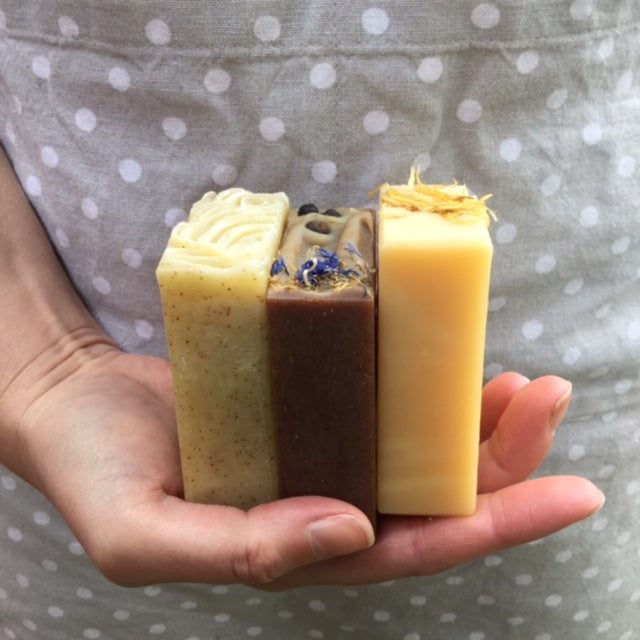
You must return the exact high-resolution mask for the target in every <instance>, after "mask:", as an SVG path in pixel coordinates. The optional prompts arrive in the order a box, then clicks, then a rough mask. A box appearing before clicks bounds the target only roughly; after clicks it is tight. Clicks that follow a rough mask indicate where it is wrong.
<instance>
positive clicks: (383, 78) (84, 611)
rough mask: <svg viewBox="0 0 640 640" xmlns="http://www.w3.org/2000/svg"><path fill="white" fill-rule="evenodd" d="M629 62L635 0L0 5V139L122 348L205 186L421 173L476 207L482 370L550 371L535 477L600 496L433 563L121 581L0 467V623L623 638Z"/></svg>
mask: <svg viewBox="0 0 640 640" xmlns="http://www.w3.org/2000/svg"><path fill="white" fill-rule="evenodd" d="M639 52H640V4H639V3H638V2H636V1H635V0H619V1H613V0H593V1H591V0H575V1H563V0H518V1H516V0H494V1H492V2H476V1H466V0H461V1H459V2H451V1H450V0H448V1H446V2H445V1H440V0H430V1H429V2H424V1H422V0H415V1H397V2H389V1H388V0H379V1H378V2H373V1H364V0H353V1H350V2H348V3H346V2H345V3H337V2H306V1H300V2H284V1H280V0H247V1H246V2H203V1H198V0H194V1H191V2H177V1H158V2H143V1H137V2H125V1H112V0H105V1H103V2H80V1H73V0H59V1H56V2H46V3H42V2H38V1H35V0H0V143H1V144H2V146H3V147H4V149H5V150H6V152H7V153H8V155H9V157H10V158H11V160H12V162H13V164H14V167H15V169H16V171H17V173H18V175H19V178H20V180H21V182H22V184H23V186H24V189H25V191H26V193H27V195H28V196H29V198H30V200H31V202H32V203H33V206H34V207H35V209H36V210H37V212H38V214H39V215H40V217H41V219H42V221H43V224H44V225H45V227H46V229H47V231H48V233H49V235H50V237H51V240H52V242H53V244H54V245H55V247H56V249H57V251H58V252H59V255H60V258H61V260H62V261H63V263H64V265H65V267H66V269H67V270H68V272H69V275H70V277H71V278H72V280H73V282H74V283H75V285H76V287H77V288H78V290H79V292H80V293H81V295H82V296H83V298H84V300H85V301H86V303H87V305H88V306H89V307H90V309H91V310H92V312H93V313H94V314H95V315H96V317H97V318H98V319H99V321H100V322H101V323H102V325H103V326H104V327H105V329H106V330H107V331H108V332H109V333H110V334H111V335H112V336H113V337H114V338H115V339H116V340H117V341H118V342H119V344H121V345H122V347H123V348H125V349H127V350H132V351H138V352H144V353H152V354H164V353H165V346H164V334H163V328H162V317H161V308H160V300H159V294H158V289H157V285H156V281H155V275H154V271H155V267H156V265H157V262H158V260H159V258H160V255H161V253H162V250H163V248H164V245H165V243H166V240H167V238H168V236H169V233H170V229H171V227H172V226H173V225H174V224H175V223H176V222H178V221H179V220H182V219H184V218H185V217H186V215H187V212H188V209H189V207H190V205H191V203H192V202H193V201H194V200H196V199H198V198H199V197H200V196H201V195H202V194H203V193H204V192H205V191H207V190H216V191H218V190H221V189H224V188H227V187H231V186H241V187H245V188H247V189H250V190H253V191H280V190H283V191H285V192H287V193H288V194H289V196H290V198H291V201H292V203H294V204H301V203H303V202H316V203H317V204H318V205H319V206H321V207H333V206H341V205H364V204H367V203H368V202H369V200H370V196H369V195H368V194H369V191H370V190H371V189H374V188H375V187H377V186H378V185H379V184H380V183H382V182H384V181H390V182H405V181H406V179H407V178H408V173H409V166H410V165H411V164H412V163H415V164H418V165H419V166H420V167H421V168H422V169H423V174H422V175H423V180H424V181H425V182H449V181H451V180H453V179H457V180H459V181H460V182H464V183H466V184H467V185H468V186H469V188H470V189H471V190H473V191H474V192H475V193H477V194H478V195H483V194H485V193H492V194H494V195H493V197H492V199H491V200H490V205H491V207H492V208H493V209H494V210H495V211H496V212H497V214H498V221H497V222H495V223H493V224H492V227H491V234H492V237H493V239H494V243H495V249H496V250H495V259H494V269H493V280H492V286H491V299H490V315H489V323H488V336H487V357H486V370H485V375H486V378H490V377H492V376H493V375H495V374H497V373H499V372H501V371H505V370H510V369H515V370H518V371H521V372H522V373H524V374H525V375H527V376H529V377H534V376H537V375H541V374H545V373H557V374H559V375H562V376H565V377H567V378H568V379H570V380H572V382H573V383H574V400H573V403H572V405H571V408H570V411H569V413H568V415H567V418H566V421H565V424H564V426H562V427H561V428H560V430H559V431H558V434H557V436H556V440H555V443H554V448H553V450H552V452H551V454H550V455H549V457H548V459H547V461H546V462H545V464H544V465H543V467H542V469H541V470H540V473H545V474H546V473H576V474H580V475H584V476H586V477H589V478H590V479H592V480H594V481H595V482H596V483H597V484H598V485H599V486H600V488H601V489H602V490H603V491H604V492H605V494H606V495H607V502H606V504H605V506H604V508H603V509H602V510H601V511H600V512H599V513H598V514H597V515H595V516H594V517H593V518H591V519H588V520H587V521H585V522H582V523H579V524H577V525H574V526H572V527H570V528H569V529H567V530H564V531H562V532H560V533H558V534H555V535H552V536H549V537H547V538H545V539H543V540H539V541H536V542H534V543H531V544H528V545H524V546H521V547H518V548H514V549H509V550H505V551H502V552H500V553H497V554H495V555H491V556H489V557H486V558H483V559H480V560H478V561H475V562H472V563H469V564H467V565H465V566H462V567H458V568H456V569H452V570H450V571H448V572H445V573H443V574H439V575H436V576H432V577H426V578H412V579H407V580H399V581H395V582H391V583H385V584H380V585H371V586H364V587H353V588H338V587H318V588H306V589H299V590H294V591H291V592H286V593H280V594H269V593H262V592H260V591H257V590H253V589H249V588H245V587H241V586H224V585H211V586H209V585H161V586H160V585H158V586H155V585H154V586H150V587H147V588H144V589H122V588H119V587H116V586H114V585H112V584H110V583H109V582H107V581H106V580H105V579H104V578H102V577H101V576H100V575H99V574H98V572H97V571H96V570H95V569H94V568H93V566H92V565H91V563H90V561H89V559H88V558H87V557H86V556H85V555H84V552H83V550H82V548H81V547H80V545H79V544H78V542H77V541H76V540H75V539H74V537H73V535H72V534H71V532H70V531H69V530H68V528H67V527H66V525H65V524H64V522H63V521H62V520H61V518H60V516H59V515H58V514H57V512H56V511H55V509H54V508H53V507H52V506H51V505H50V504H49V503H48V502H47V500H46V499H45V498H43V497H42V496H41V495H39V494H38V493H37V492H35V491H34V490H33V489H32V488H31V487H29V486H28V485H26V484H25V483H24V482H22V481H21V480H20V479H19V478H17V477H15V476H14V475H13V474H12V473H11V472H9V471H8V470H6V469H4V468H0V638H8V639H20V640H23V639H24V640H27V639H28V640H32V639H40V638H47V639H64V640H68V639H69V638H87V639H97V638H102V639H109V640H110V639H114V640H117V639H123V640H125V639H126V640H130V639H131V638H136V639H140V638H147V637H160V638H171V639H172V640H174V639H175V640H211V639H214V638H216V639H217V638H225V639H239V638H247V637H258V638H260V637H262V638H285V639H286V638H326V639H327V640H341V639H350V638H366V639H373V640H375V639H377V638H380V639H384V640H389V639H396V640H427V639H428V640H431V639H433V640H437V639H440V638H446V639H447V640H451V639H454V640H458V639H464V640H467V639H468V640H491V639H498V638H499V639H501V640H509V639H518V640H520V639H528V640H559V639H564V640H567V639H570V640H584V639H585V638H598V639H599V638H602V639H607V640H630V639H632V638H639V637H640V582H639V581H638V575H640V543H639V531H640V527H639V521H640V517H639V507H640V471H639V465H638V460H639V458H640V426H639V425H638V415H639V412H640V376H639V373H640V371H639V367H640V364H639V363H640V227H639V225H638V220H639V215H640V213H639V212H638V195H639V194H640V166H638V163H639V161H640V71H639V66H638V62H639V56H640V53H639ZM34 259H37V258H36V257H34ZM460 401H461V402H464V398H461V399H460Z"/></svg>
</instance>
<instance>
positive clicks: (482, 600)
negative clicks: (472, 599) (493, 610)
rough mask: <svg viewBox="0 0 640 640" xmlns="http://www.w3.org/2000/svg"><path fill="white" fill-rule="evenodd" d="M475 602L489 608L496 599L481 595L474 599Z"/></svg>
mask: <svg viewBox="0 0 640 640" xmlns="http://www.w3.org/2000/svg"><path fill="white" fill-rule="evenodd" d="M476 602H477V603H478V604H481V605H483V606H485V607H490V606H491V605H493V604H495V602H496V599H495V598H494V597H493V596H489V595H486V594H482V595H479V596H478V597H477V598H476Z"/></svg>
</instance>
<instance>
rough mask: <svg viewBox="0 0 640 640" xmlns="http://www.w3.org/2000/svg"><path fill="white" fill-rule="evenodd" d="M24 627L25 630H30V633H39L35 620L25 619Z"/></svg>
mask: <svg viewBox="0 0 640 640" xmlns="http://www.w3.org/2000/svg"><path fill="white" fill-rule="evenodd" d="M22 626H23V627H24V628H25V629H28V630H29V631H37V630H38V625H37V624H36V623H35V622H34V621H33V620H30V619H29V618H25V619H24V620H23V621H22Z"/></svg>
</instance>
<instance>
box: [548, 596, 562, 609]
mask: <svg viewBox="0 0 640 640" xmlns="http://www.w3.org/2000/svg"><path fill="white" fill-rule="evenodd" d="M561 602H562V596H560V595H557V594H552V595H550V596H547V597H546V598H545V601H544V603H545V604H546V605H547V607H557V606H559V605H560V603H561Z"/></svg>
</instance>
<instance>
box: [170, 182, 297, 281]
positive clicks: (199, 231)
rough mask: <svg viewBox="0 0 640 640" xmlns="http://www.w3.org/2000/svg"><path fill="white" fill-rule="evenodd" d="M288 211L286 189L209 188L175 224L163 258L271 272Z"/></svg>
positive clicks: (203, 265)
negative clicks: (214, 189) (256, 191)
mask: <svg viewBox="0 0 640 640" xmlns="http://www.w3.org/2000/svg"><path fill="white" fill-rule="evenodd" d="M288 211H289V200H288V198H287V196H286V195H285V194H284V193H252V192H250V191H246V190H245V189H240V188H233V189H227V190H226V191H221V192H219V193H215V192H213V191H210V192H208V193H206V194H205V195H204V196H203V197H202V198H201V199H200V200H198V201H197V202H196V203H195V204H194V205H193V206H192V208H191V211H190V213H189V218H188V219H187V220H186V221H185V222H180V223H178V224H177V225H176V226H175V227H174V229H173V231H172V232H171V237H170V238H169V242H168V244H167V249H166V251H165V256H164V258H165V259H166V260H168V261H170V262H171V263H172V264H173V265H174V266H178V265H179V264H180V263H184V264H185V266H187V265H190V266H195V265H198V266H200V267H211V268H234V267H242V266H245V265H247V264H248V263H255V265H254V266H255V267H256V268H264V269H266V270H267V271H268V270H269V268H270V265H271V263H272V261H273V257H274V255H275V253H276V251H277V248H278V246H279V243H280V238H281V236H282V232H283V229H284V225H285V222H286V217H287V213H288Z"/></svg>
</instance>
